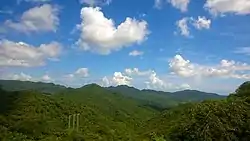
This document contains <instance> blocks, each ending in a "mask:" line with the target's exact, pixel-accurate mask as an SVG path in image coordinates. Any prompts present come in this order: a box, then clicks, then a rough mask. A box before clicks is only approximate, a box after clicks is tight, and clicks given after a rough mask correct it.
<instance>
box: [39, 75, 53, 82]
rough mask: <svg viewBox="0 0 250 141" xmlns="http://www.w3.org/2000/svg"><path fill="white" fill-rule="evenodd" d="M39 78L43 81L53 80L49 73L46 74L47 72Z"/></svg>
mask: <svg viewBox="0 0 250 141" xmlns="http://www.w3.org/2000/svg"><path fill="white" fill-rule="evenodd" d="M41 80H42V81H45V82H50V81H53V80H52V78H51V77H50V76H49V75H47V74H45V75H44V76H42V79H41Z"/></svg>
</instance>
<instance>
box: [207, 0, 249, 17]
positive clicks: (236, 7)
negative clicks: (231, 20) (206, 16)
mask: <svg viewBox="0 0 250 141" xmlns="http://www.w3.org/2000/svg"><path fill="white" fill-rule="evenodd" d="M204 8H205V9H207V10H208V11H209V12H210V13H211V14H213V15H215V16H216V15H224V14H226V13H233V14H237V15H246V14H250V1H249V0H207V1H206V3H205V5H204Z"/></svg>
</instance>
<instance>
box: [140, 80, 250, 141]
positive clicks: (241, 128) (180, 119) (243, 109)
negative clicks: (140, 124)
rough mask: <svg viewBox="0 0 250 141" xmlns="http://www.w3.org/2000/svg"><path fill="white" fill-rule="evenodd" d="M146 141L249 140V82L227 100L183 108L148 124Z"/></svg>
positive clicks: (186, 105)
mask: <svg viewBox="0 0 250 141" xmlns="http://www.w3.org/2000/svg"><path fill="white" fill-rule="evenodd" d="M144 129H146V130H144V133H143V135H144V137H145V136H147V137H148V138H149V139H150V138H152V136H159V137H162V138H163V139H164V140H173V141H175V140H176V141H178V140H197V141H204V140H206V141H212V140H222V141H231V140H234V141H238V140H239V141H248V140H249V139H250V82H246V83H244V84H242V85H241V86H240V87H239V88H238V89H237V90H236V92H235V93H233V94H231V95H230V96H229V97H228V98H227V99H225V100H209V101H204V102H201V103H190V104H185V105H180V106H178V107H176V108H173V109H171V110H167V111H164V112H162V113H161V115H160V116H159V117H155V118H153V119H151V120H149V121H148V122H146V124H145V127H144Z"/></svg>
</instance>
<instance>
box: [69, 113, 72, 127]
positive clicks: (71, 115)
mask: <svg viewBox="0 0 250 141" xmlns="http://www.w3.org/2000/svg"><path fill="white" fill-rule="evenodd" d="M71 116H72V115H69V129H70V121H71V120H70V119H71Z"/></svg>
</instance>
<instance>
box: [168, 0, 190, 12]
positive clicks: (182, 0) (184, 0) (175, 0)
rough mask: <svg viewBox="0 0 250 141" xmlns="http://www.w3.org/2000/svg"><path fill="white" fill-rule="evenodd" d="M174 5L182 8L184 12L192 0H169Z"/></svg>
mask: <svg viewBox="0 0 250 141" xmlns="http://www.w3.org/2000/svg"><path fill="white" fill-rule="evenodd" d="M168 2H169V3H171V4H172V6H173V7H175V8H177V9H180V10H181V11H182V12H186V11H187V8H188V4H189V2H190V0H168Z"/></svg>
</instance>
